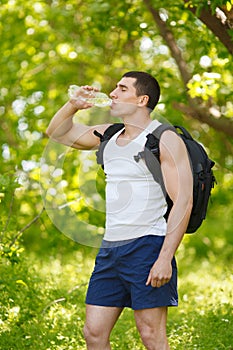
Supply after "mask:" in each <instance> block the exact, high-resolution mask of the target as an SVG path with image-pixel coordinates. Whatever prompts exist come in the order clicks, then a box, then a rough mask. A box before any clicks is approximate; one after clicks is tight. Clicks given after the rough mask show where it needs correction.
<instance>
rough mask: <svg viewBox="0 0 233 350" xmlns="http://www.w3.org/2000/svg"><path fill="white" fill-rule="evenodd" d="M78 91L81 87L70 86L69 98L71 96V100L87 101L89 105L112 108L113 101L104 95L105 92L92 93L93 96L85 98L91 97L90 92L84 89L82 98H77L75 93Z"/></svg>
mask: <svg viewBox="0 0 233 350" xmlns="http://www.w3.org/2000/svg"><path fill="white" fill-rule="evenodd" d="M78 89H80V86H78V85H70V86H69V89H68V96H69V98H73V99H77V100H78V99H79V100H83V101H87V102H89V103H92V104H93V105H94V106H96V107H106V106H110V105H111V104H112V100H111V99H110V98H109V97H108V96H107V95H106V94H104V93H103V92H98V91H92V92H91V93H92V95H93V96H91V97H90V96H87V97H85V95H89V94H90V92H88V91H86V90H84V89H82V96H75V92H76V91H77V90H78Z"/></svg>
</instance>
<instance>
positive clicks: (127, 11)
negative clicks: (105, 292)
mask: <svg viewBox="0 0 233 350" xmlns="http://www.w3.org/2000/svg"><path fill="white" fill-rule="evenodd" d="M0 5H1V6H0V16H1V23H0V33H1V46H0V50H1V56H0V69H1V74H0V82H1V84H0V126H1V127H0V140H1V150H0V162H1V163H0V164H1V172H0V201H1V202H0V211H1V218H0V230H1V233H0V254H1V265H0V269H1V273H0V290H1V293H2V294H1V301H0V303H1V310H0V313H1V314H0V324H1V326H2V327H0V328H1V330H0V348H1V349H7V350H9V349H20V350H22V349H38V348H41V349H85V346H84V341H83V338H82V326H83V322H84V295H85V288H86V284H87V282H88V276H89V274H90V272H91V269H92V266H93V264H94V257H95V253H96V251H97V249H96V248H98V246H99V242H100V240H101V237H102V234H103V225H104V219H105V214H104V205H105V204H104V177H103V173H102V172H101V169H99V167H98V166H97V165H96V163H95V152H81V151H74V150H72V149H68V148H67V147H65V146H61V145H58V144H56V143H54V142H52V141H50V140H48V138H47V136H46V135H45V130H46V128H47V126H48V123H49V121H50V119H51V118H52V116H53V115H54V114H55V112H56V111H57V110H58V109H59V108H60V107H61V106H62V104H63V103H65V102H66V100H67V89H68V87H69V85H70V84H77V85H85V84H89V85H91V84H94V85H95V86H98V87H100V88H101V90H102V91H104V92H106V93H109V92H110V91H111V90H112V89H113V88H114V87H115V84H116V82H117V81H118V80H119V78H120V77H121V75H122V74H124V73H125V72H126V71H129V70H144V71H147V72H149V73H151V74H152V75H154V76H155V77H156V78H157V79H158V81H159V82H160V85H161V92H162V94H161V98H160V101H159V104H158V106H157V107H156V110H155V111H154V113H153V118H158V119H159V120H161V121H164V120H166V121H169V122H171V123H173V124H179V125H183V126H185V127H187V128H188V130H189V131H190V132H191V134H192V135H193V136H194V137H195V138H196V139H197V140H198V141H199V142H201V143H203V144H204V145H205V148H206V150H207V152H208V154H209V155H210V157H211V158H212V159H213V160H214V161H215V163H216V164H215V168H214V171H215V176H216V178H217V182H218V184H217V186H216V187H215V188H214V190H213V193H212V196H211V203H210V205H209V210H208V215H207V219H206V220H205V222H204V223H203V225H202V226H201V228H200V229H199V230H198V232H197V233H196V234H194V235H186V236H185V238H184V241H183V244H182V245H181V247H180V249H179V251H178V254H177V258H178V263H179V267H180V295H181V306H180V308H179V312H178V313H177V311H176V310H175V311H173V310H172V311H171V320H172V321H171V323H169V325H168V331H169V338H170V341H171V344H172V346H173V347H172V348H174V349H185V350H186V349H232V344H233V343H232V339H231V337H232V336H231V334H232V330H233V324H232V322H233V320H232V300H233V298H232V287H233V274H232V266H233V234H232V227H233V201H232V198H233V174H232V169H233V156H232V154H233V152H232V150H233V141H232V136H233V121H232V120H233V98H232V97H233V92H232V90H233V89H232V87H233V77H232V71H233V63H232V52H233V41H232V38H233V33H232V31H233V30H232V25H233V2H232V0H230V1H223V0H222V1H211V2H208V1H199V0H195V1H194V0H193V1H182V0H177V1H174V2H172V3H171V2H170V1H168V0H165V1H163V2H162V3H161V1H157V0H144V1H139V0H132V1H119V2H115V1H113V0H110V1H104V0H96V1H93V0H87V1H82V0H68V1H63V0H48V1H45V0H43V1H33V2H31V1H28V2H25V1H20V0H10V1H0ZM77 118H78V119H79V121H82V122H83V123H87V124H97V123H102V122H103V123H104V122H106V121H108V122H109V121H112V122H114V120H112V119H111V118H110V117H109V112H108V108H104V109H100V108H92V109H91V110H89V111H85V112H84V111H82V112H79V113H78V114H77ZM193 307H194V310H193ZM129 325H130V326H129ZM126 329H128V330H127V332H126ZM220 333H221V336H219V334H220ZM123 335H125V336H123ZM113 349H123V350H124V349H135V350H136V349H142V345H140V341H139V339H138V335H137V333H136V330H135V328H134V323H133V318H132V314H130V312H129V311H128V310H126V312H125V314H124V315H123V316H122V323H120V325H119V326H118V328H117V329H116V331H115V333H114V340H113Z"/></svg>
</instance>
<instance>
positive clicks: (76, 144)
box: [46, 87, 109, 150]
mask: <svg viewBox="0 0 233 350" xmlns="http://www.w3.org/2000/svg"><path fill="white" fill-rule="evenodd" d="M85 89H87V90H88V91H91V89H93V88H92V87H85ZM90 107H92V104H91V103H88V102H86V101H83V100H81V99H80V100H79V99H71V100H70V101H68V102H67V103H66V104H65V105H64V106H62V107H61V108H60V109H59V110H58V111H57V113H56V114H55V115H54V117H53V118H52V120H51V121H50V123H49V126H48V128H47V130H46V134H47V135H48V136H49V137H50V138H51V139H53V140H54V141H56V142H59V143H62V144H64V145H67V146H70V147H73V148H77V149H81V150H89V149H94V148H97V147H98V145H99V138H98V137H96V136H95V135H94V134H93V131H94V130H97V131H98V132H99V133H101V134H103V133H104V131H105V130H106V129H107V127H108V126H109V124H102V125H95V126H88V125H84V124H79V123H74V122H73V117H74V115H75V113H76V112H77V111H78V110H81V109H87V108H90Z"/></svg>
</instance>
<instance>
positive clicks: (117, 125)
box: [93, 123, 125, 167]
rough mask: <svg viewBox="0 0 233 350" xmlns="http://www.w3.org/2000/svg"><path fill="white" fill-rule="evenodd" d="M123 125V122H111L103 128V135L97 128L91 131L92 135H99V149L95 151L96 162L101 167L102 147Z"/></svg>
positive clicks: (102, 163) (102, 159)
mask: <svg viewBox="0 0 233 350" xmlns="http://www.w3.org/2000/svg"><path fill="white" fill-rule="evenodd" d="M124 126H125V125H124V124H123V123H115V124H112V125H110V126H109V127H108V128H107V129H106V130H105V132H104V133H103V135H102V134H100V133H99V132H98V131H97V130H94V131H93V133H94V135H95V136H97V137H99V139H100V145H99V149H98V151H97V152H96V158H97V164H100V165H102V167H104V156H103V155H104V148H105V146H106V144H107V143H108V141H109V140H110V139H111V138H112V137H113V135H115V134H116V133H117V132H118V131H120V130H121V129H123V128H124Z"/></svg>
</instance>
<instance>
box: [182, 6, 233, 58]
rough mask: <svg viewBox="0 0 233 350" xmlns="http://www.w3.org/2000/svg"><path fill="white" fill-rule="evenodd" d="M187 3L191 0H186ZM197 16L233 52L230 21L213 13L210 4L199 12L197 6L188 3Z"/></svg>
mask: <svg viewBox="0 0 233 350" xmlns="http://www.w3.org/2000/svg"><path fill="white" fill-rule="evenodd" d="M184 2H185V3H188V2H190V1H189V0H184ZM187 8H188V9H189V10H190V11H191V12H192V13H193V14H194V15H195V16H196V17H198V18H199V19H200V20H201V21H202V22H203V23H204V24H205V25H206V26H207V27H208V28H209V29H210V30H211V31H212V33H213V34H214V35H215V36H216V37H217V38H218V39H219V40H220V41H221V43H222V44H223V45H224V46H225V47H226V48H227V50H228V51H229V53H230V54H233V41H232V38H231V36H230V35H229V33H228V31H229V30H230V26H229V23H230V22H229V21H225V23H224V22H223V21H222V20H221V18H218V17H217V16H216V14H214V15H213V14H212V13H211V8H210V6H208V7H205V8H204V7H203V8H202V9H201V12H200V14H199V15H198V14H197V7H195V6H192V5H188V7H187Z"/></svg>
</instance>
